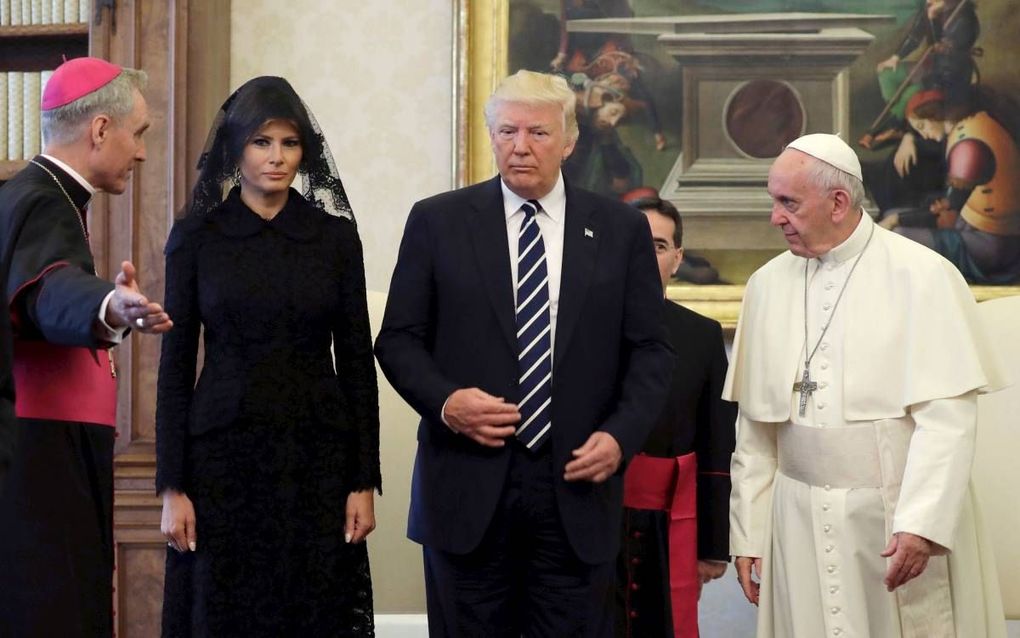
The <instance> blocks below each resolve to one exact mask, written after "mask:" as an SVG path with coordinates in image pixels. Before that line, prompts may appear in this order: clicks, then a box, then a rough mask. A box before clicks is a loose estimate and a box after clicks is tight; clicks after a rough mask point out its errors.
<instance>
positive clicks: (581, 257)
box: [553, 183, 600, 371]
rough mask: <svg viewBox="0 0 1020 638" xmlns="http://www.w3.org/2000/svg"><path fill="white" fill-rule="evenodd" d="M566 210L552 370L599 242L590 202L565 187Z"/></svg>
mask: <svg viewBox="0 0 1020 638" xmlns="http://www.w3.org/2000/svg"><path fill="white" fill-rule="evenodd" d="M566 196H567V207H566V214H565V215H564V227H563V266H562V270H561V271H560V301H559V308H558V311H557V314H556V345H555V352H554V354H553V370H554V371H555V369H556V367H557V366H558V365H559V362H560V361H561V360H562V359H563V353H565V352H566V351H567V346H568V345H569V344H570V337H571V336H572V335H573V333H574V327H575V326H577V321H578V319H580V316H581V308H582V307H583V306H584V299H585V296H586V295H587V294H588V287H589V285H590V284H591V278H592V275H593V274H594V271H595V261H596V257H597V256H598V247H599V241H600V234H599V223H598V222H599V215H598V212H597V211H596V210H595V208H594V207H593V206H592V205H591V202H590V201H589V200H588V199H587V198H586V197H584V196H583V195H581V194H579V193H578V192H577V191H576V190H575V189H573V188H571V187H570V184H569V183H568V184H566Z"/></svg>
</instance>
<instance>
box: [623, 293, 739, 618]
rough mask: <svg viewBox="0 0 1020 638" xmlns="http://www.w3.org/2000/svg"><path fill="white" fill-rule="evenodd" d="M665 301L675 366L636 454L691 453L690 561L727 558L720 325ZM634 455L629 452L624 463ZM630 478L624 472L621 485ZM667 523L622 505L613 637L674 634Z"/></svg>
mask: <svg viewBox="0 0 1020 638" xmlns="http://www.w3.org/2000/svg"><path fill="white" fill-rule="evenodd" d="M666 306H667V308H666V312H664V313H663V317H664V320H665V323H666V329H667V333H668V336H669V342H670V345H671V346H672V347H673V350H674V351H675V352H676V354H677V356H676V367H675V368H674V370H673V377H672V380H671V383H670V390H669V397H668V398H667V400H666V406H665V408H663V411H662V414H661V415H660V417H659V420H658V422H657V423H656V425H655V429H654V430H652V433H651V434H650V435H649V437H648V440H647V441H646V442H645V446H644V448H643V449H642V451H641V454H642V455H647V456H650V457H654V459H657V460H660V459H676V458H677V457H682V456H685V455H688V454H691V453H694V455H695V457H696V459H697V476H696V479H695V481H694V482H695V485H694V486H693V487H694V491H696V495H697V499H696V500H697V505H696V511H697V538H696V539H694V538H685V539H684V540H685V542H687V543H688V544H693V543H695V542H696V544H697V559H698V560H720V561H728V560H729V495H730V476H729V471H730V470H729V466H730V455H731V454H732V453H733V447H734V445H735V437H736V433H735V430H734V426H735V422H736V405H735V404H733V403H730V402H728V401H723V400H722V398H721V396H722V387H723V383H724V382H725V379H726V368H727V363H726V350H725V346H724V344H723V336H722V329H721V327H720V326H719V324H718V322H716V321H713V320H711V319H708V318H706V317H703V316H701V315H699V314H697V313H695V312H692V311H690V310H688V309H686V308H684V307H682V306H678V305H676V304H674V303H672V302H667V303H666ZM638 459H639V457H635V459H634V460H632V461H631V463H632V465H633V464H635V463H637V462H639V461H638ZM667 465H668V464H667ZM674 467H675V464H674ZM630 478H631V477H630V476H629V475H628V476H627V477H625V483H629V482H630ZM672 487H673V489H675V488H676V486H675V485H674V486H672ZM631 489H632V486H631V485H629V484H628V485H627V487H626V488H625V492H627V493H628V495H629V493H630V491H631ZM627 498H628V496H625V501H626V500H627ZM669 524H670V512H668V511H662V510H650V509H636V508H631V507H625V508H624V522H623V542H622V545H621V550H620V556H619V559H618V564H617V611H618V613H617V626H616V635H617V636H619V637H621V638H623V637H627V638H668V637H672V636H673V635H674V631H673V609H672V606H671V601H670V572H669V561H670V556H669ZM695 611H696V610H695ZM693 620H694V621H696V620H697V618H696V617H695V618H694V619H693ZM684 625H685V627H687V629H685V630H684V632H683V634H684V635H696V633H694V632H696V627H694V631H693V632H691V633H688V632H689V631H690V629H691V625H690V623H689V621H688V622H685V623H684Z"/></svg>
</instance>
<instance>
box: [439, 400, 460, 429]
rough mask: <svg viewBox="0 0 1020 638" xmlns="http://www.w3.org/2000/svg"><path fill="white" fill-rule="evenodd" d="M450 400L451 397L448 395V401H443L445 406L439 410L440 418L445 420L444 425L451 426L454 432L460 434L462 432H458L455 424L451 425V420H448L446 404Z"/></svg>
mask: <svg viewBox="0 0 1020 638" xmlns="http://www.w3.org/2000/svg"><path fill="white" fill-rule="evenodd" d="M450 396H453V395H450ZM449 402H450V397H446V401H443V407H442V408H441V409H440V410H439V418H440V419H441V420H442V421H443V425H445V426H446V427H448V428H450V432H453V433H454V434H460V432H458V431H457V430H454V429H453V426H452V425H450V422H449V421H447V420H446V404H447V403H449Z"/></svg>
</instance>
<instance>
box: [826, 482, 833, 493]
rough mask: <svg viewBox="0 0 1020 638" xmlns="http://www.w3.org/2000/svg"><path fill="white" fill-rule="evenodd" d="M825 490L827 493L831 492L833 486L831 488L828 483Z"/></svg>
mask: <svg viewBox="0 0 1020 638" xmlns="http://www.w3.org/2000/svg"><path fill="white" fill-rule="evenodd" d="M824 489H825V491H826V492H828V491H829V490H831V489H832V486H831V485H829V484H828V483H826V484H825V488H824Z"/></svg>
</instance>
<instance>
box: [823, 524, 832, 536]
mask: <svg viewBox="0 0 1020 638" xmlns="http://www.w3.org/2000/svg"><path fill="white" fill-rule="evenodd" d="M822 529H823V530H825V533H826V534H828V533H829V531H831V530H832V525H829V524H828V523H826V524H825V525H824V526H823V527H822Z"/></svg>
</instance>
